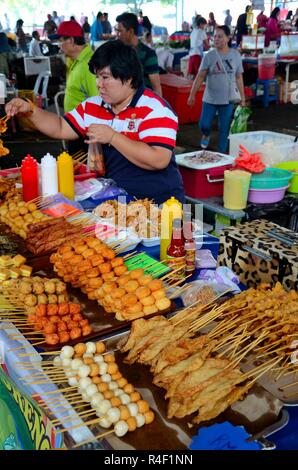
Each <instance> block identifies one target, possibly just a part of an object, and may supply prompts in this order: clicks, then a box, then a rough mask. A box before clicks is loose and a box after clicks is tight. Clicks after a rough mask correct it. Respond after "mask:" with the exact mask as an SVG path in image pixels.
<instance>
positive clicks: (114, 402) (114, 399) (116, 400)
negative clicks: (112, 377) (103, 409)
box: [111, 394, 121, 408]
mask: <svg viewBox="0 0 298 470" xmlns="http://www.w3.org/2000/svg"><path fill="white" fill-rule="evenodd" d="M111 405H112V406H117V408H119V407H120V406H121V400H120V398H118V397H115V396H114V394H113V396H112V398H111Z"/></svg>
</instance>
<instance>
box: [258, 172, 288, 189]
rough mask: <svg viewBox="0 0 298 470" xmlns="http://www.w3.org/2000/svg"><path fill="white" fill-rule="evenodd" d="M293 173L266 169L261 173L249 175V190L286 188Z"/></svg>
mask: <svg viewBox="0 0 298 470" xmlns="http://www.w3.org/2000/svg"><path fill="white" fill-rule="evenodd" d="M292 177H293V173H291V172H290V171H287V170H283V169H280V168H266V169H265V170H264V171H263V172H262V173H257V174H253V175H251V179H250V186H249V188H250V189H275V188H281V187H283V186H288V184H289V181H290V180H291V178H292Z"/></svg>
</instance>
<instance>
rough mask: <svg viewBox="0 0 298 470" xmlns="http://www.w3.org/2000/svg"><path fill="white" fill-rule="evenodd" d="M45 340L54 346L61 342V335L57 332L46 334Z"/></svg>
mask: <svg viewBox="0 0 298 470" xmlns="http://www.w3.org/2000/svg"><path fill="white" fill-rule="evenodd" d="M45 342H46V343H47V344H50V345H51V346H54V345H55V344H58V343H59V336H58V335H57V334H56V333H53V334H47V335H46V336H45Z"/></svg>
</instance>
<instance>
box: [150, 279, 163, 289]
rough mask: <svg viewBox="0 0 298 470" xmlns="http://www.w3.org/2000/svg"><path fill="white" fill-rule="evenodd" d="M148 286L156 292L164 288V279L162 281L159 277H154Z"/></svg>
mask: <svg viewBox="0 0 298 470" xmlns="http://www.w3.org/2000/svg"><path fill="white" fill-rule="evenodd" d="M147 287H149V289H150V290H151V291H152V292H155V291H157V290H159V289H162V287H163V285H162V281H160V280H159V279H153V280H152V281H151V282H149V283H148V284H147Z"/></svg>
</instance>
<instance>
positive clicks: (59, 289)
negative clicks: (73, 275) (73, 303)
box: [56, 279, 66, 294]
mask: <svg viewBox="0 0 298 470" xmlns="http://www.w3.org/2000/svg"><path fill="white" fill-rule="evenodd" d="M65 291H66V285H65V284H64V282H62V281H60V280H59V279H57V282H56V294H63V293H64V292H65Z"/></svg>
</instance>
